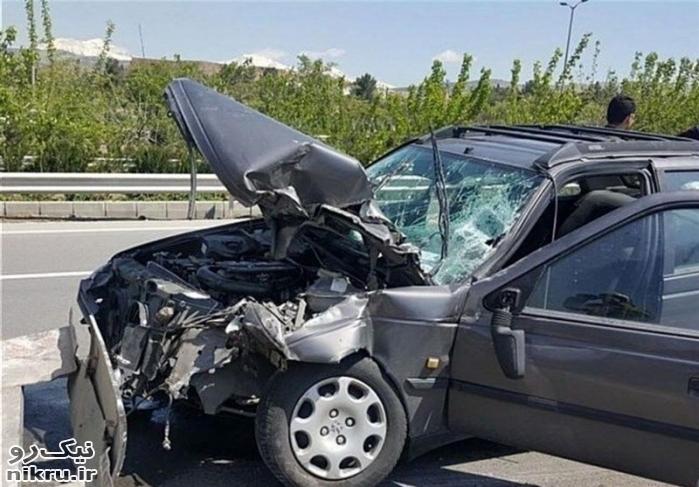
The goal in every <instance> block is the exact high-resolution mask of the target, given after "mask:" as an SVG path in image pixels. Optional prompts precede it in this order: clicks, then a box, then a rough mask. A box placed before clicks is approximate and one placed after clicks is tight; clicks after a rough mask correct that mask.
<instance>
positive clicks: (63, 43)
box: [39, 37, 131, 61]
mask: <svg viewBox="0 0 699 487" xmlns="http://www.w3.org/2000/svg"><path fill="white" fill-rule="evenodd" d="M53 45H54V47H55V48H56V51H60V52H63V53H68V54H73V55H74V56H77V57H85V58H91V57H95V58H96V57H99V55H100V53H101V52H102V46H103V45H104V41H103V40H102V39H87V40H79V39H70V38H67V37H58V38H56V39H55V40H54V41H53ZM39 49H43V50H45V49H46V45H45V44H43V45H40V46H39ZM107 57H110V58H112V59H116V60H117V61H131V55H130V54H129V52H128V51H127V50H126V49H125V48H123V47H119V46H115V45H111V46H109V51H108V52H107Z"/></svg>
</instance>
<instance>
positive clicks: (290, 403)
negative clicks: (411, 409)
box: [256, 358, 407, 487]
mask: <svg viewBox="0 0 699 487" xmlns="http://www.w3.org/2000/svg"><path fill="white" fill-rule="evenodd" d="M267 391H268V392H267V393H266V395H265V397H264V398H263V399H262V402H261V403H260V405H259V407H258V410H257V418H256V437H257V445H258V448H259V450H260V453H261V454H262V458H263V459H264V461H265V463H266V464H267V466H268V467H269V469H270V470H271V471H272V473H274V475H275V476H276V477H277V478H278V479H279V480H280V481H282V482H283V483H284V484H286V485H289V486H304V487H306V486H317V487H327V486H330V485H332V486H334V487H349V486H372V485H376V484H378V483H379V482H381V481H382V480H383V479H384V478H385V477H386V476H387V475H388V474H389V473H390V472H391V470H393V467H394V466H395V465H396V463H397V462H398V459H399V458H400V455H401V452H402V450H403V445H404V443H405V438H406V430H407V425H406V418H405V412H404V410H403V406H402V404H401V402H400V400H399V399H398V396H397V395H396V393H395V392H394V391H393V389H392V387H391V385H390V384H389V382H388V381H387V379H386V378H385V377H384V376H383V374H382V373H381V370H380V369H379V367H378V365H377V364H376V363H375V362H374V361H373V360H371V359H369V358H361V359H359V360H354V361H348V362H343V363H342V364H338V365H315V364H292V365H290V367H289V369H288V370H286V371H285V372H279V373H277V374H276V375H275V376H274V377H273V378H272V380H271V382H270V384H269V387H268V389H267Z"/></svg>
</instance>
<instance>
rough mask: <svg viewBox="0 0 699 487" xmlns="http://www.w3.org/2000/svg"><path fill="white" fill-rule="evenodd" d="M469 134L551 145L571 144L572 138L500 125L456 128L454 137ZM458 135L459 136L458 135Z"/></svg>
mask: <svg viewBox="0 0 699 487" xmlns="http://www.w3.org/2000/svg"><path fill="white" fill-rule="evenodd" d="M468 132H478V133H481V134H486V135H506V136H508V137H512V138H516V139H526V140H535V141H539V142H548V143H550V144H565V143H568V142H570V138H566V137H565V136H559V135H558V134H552V133H548V132H544V131H541V132H540V133H539V132H530V131H524V130H517V128H516V127H509V126H498V125H466V126H459V127H455V130H454V132H453V133H454V135H453V136H458V137H463V136H464V135H466V134H467V133H468ZM457 134H458V135H457Z"/></svg>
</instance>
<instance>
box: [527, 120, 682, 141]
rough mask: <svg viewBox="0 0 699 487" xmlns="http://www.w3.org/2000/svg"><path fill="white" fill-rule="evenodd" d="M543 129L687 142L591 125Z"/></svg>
mask: <svg viewBox="0 0 699 487" xmlns="http://www.w3.org/2000/svg"><path fill="white" fill-rule="evenodd" d="M541 127H542V128H549V129H558V130H569V131H570V132H572V133H575V134H595V135H605V136H607V137H618V138H620V139H624V140H686V139H685V138H684V137H677V136H674V135H665V134H655V133H651V132H637V131H635V130H622V129H615V128H609V127H593V126H590V125H563V124H554V125H543V126H541Z"/></svg>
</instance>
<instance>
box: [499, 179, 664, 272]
mask: <svg viewBox="0 0 699 487" xmlns="http://www.w3.org/2000/svg"><path fill="white" fill-rule="evenodd" d="M645 181H646V180H645V178H644V177H643V175H642V174H641V173H627V174H614V175H600V176H586V177H582V178H577V179H573V180H571V181H569V182H568V183H566V184H565V185H563V187H561V188H559V190H558V196H557V198H556V201H553V200H552V201H551V202H550V203H549V205H548V206H547V208H546V210H545V211H544V212H543V214H542V215H541V217H539V220H538V221H537V222H536V223H535V224H534V226H533V227H532V229H531V231H530V232H529V235H528V236H527V237H526V239H525V240H524V242H523V243H522V245H521V246H520V247H519V249H518V250H517V251H516V252H515V254H514V255H513V256H512V258H510V260H509V262H508V263H507V264H506V265H510V264H511V263H514V262H516V261H518V260H519V259H521V258H522V257H525V256H527V255H529V254H530V253H532V252H534V251H535V250H537V249H539V248H541V247H543V246H544V245H546V244H547V243H549V242H551V240H552V224H553V220H554V216H555V217H556V223H555V225H556V233H555V236H556V238H559V237H562V236H563V235H566V234H568V233H570V232H572V231H574V230H576V229H578V228H580V227H582V226H584V225H587V224H588V223H590V222H592V221H594V220H596V219H597V218H599V217H601V216H604V215H606V214H607V213H609V212H611V211H613V210H616V209H617V208H620V207H622V206H625V205H627V204H629V203H632V202H633V201H635V200H636V199H638V198H640V197H641V196H644V195H647V194H649V192H650V191H649V188H647V184H646V182H645Z"/></svg>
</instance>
